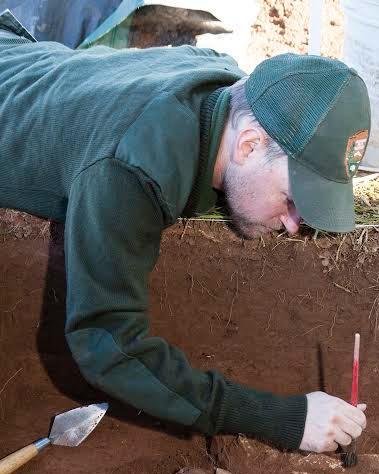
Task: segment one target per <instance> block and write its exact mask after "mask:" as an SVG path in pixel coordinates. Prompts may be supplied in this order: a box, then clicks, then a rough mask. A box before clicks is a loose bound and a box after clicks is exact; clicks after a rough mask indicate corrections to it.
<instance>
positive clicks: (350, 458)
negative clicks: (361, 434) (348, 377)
mask: <svg viewBox="0 0 379 474" xmlns="http://www.w3.org/2000/svg"><path fill="white" fill-rule="evenodd" d="M359 343H360V335H359V334H356V335H355V340H354V359H353V380H352V384H351V401H350V403H351V404H352V405H353V406H355V407H356V406H357V404H358V378H359ZM357 462H358V455H357V442H356V440H355V438H353V439H352V441H351V444H350V445H349V446H347V448H346V453H345V457H344V461H343V464H344V467H353V466H355V465H356V464H357Z"/></svg>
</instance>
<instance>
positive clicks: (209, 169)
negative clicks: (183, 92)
mask: <svg viewBox="0 0 379 474" xmlns="http://www.w3.org/2000/svg"><path fill="white" fill-rule="evenodd" d="M229 105H230V92H229V89H228V87H220V88H219V89H216V90H215V91H213V92H212V93H211V94H210V95H209V96H208V97H207V98H206V99H205V100H204V101H203V103H202V105H201V110H200V156H199V167H198V174H197V178H196V180H195V184H194V186H193V189H192V192H191V195H190V198H189V200H188V204H187V206H186V209H185V212H184V214H185V215H187V216H190V215H199V214H204V213H205V212H207V211H209V210H210V209H211V208H212V207H214V206H215V204H216V200H217V192H216V191H215V190H214V189H213V187H212V180H213V172H214V167H215V164H216V157H217V152H218V149H219V146H220V143H221V137H222V132H223V130H224V127H225V123H226V119H227V116H228V112H229Z"/></svg>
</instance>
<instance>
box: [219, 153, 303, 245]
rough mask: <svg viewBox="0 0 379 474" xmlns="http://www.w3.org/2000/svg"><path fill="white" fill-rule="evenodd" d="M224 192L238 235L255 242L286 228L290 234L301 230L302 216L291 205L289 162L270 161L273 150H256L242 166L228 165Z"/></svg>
mask: <svg viewBox="0 0 379 474" xmlns="http://www.w3.org/2000/svg"><path fill="white" fill-rule="evenodd" d="M224 191H225V195H226V199H227V203H228V206H229V208H230V212H231V216H232V220H233V223H234V225H235V227H236V228H237V231H239V232H240V233H241V234H242V235H243V236H244V237H245V238H248V239H249V238H253V237H256V236H259V235H262V234H266V233H268V232H271V231H273V230H280V229H282V228H283V227H285V228H286V230H287V231H288V233H289V234H295V233H296V232H297V231H298V229H299V223H300V216H299V215H298V213H297V211H296V208H295V205H294V203H293V201H292V195H291V190H290V183H289V176H288V158H287V157H286V156H285V155H284V154H283V155H282V156H279V157H278V156H275V157H272V156H271V157H270V150H269V149H266V148H263V147H262V149H261V150H259V149H258V150H255V152H254V157H252V159H248V160H246V161H245V162H244V163H243V164H236V163H235V162H234V161H233V160H231V161H230V162H229V165H228V167H227V169H226V172H225V176H224Z"/></svg>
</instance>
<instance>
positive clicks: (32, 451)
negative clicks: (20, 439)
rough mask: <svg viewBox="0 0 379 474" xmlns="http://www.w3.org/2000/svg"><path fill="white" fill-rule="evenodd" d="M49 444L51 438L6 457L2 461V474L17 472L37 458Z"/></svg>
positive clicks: (0, 470)
mask: <svg viewBox="0 0 379 474" xmlns="http://www.w3.org/2000/svg"><path fill="white" fill-rule="evenodd" d="M49 444H50V440H49V438H42V439H39V440H38V441H36V442H35V443H32V444H29V446H25V448H22V449H19V450H18V451H16V452H15V453H12V454H10V455H9V456H7V457H5V458H4V459H2V460H1V461H0V474H10V473H11V472H14V471H16V470H17V469H18V468H19V467H21V466H23V465H24V464H26V463H27V462H28V461H30V460H31V459H33V458H34V457H35V456H37V454H38V453H39V452H40V451H41V450H42V449H43V448H45V447H46V446H48V445H49Z"/></svg>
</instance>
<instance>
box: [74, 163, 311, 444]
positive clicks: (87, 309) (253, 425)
mask: <svg viewBox="0 0 379 474" xmlns="http://www.w3.org/2000/svg"><path fill="white" fill-rule="evenodd" d="M141 179H142V178H140V177H137V175H135V174H134V173H133V171H131V170H130V169H129V168H128V167H127V166H126V165H125V164H124V163H122V162H120V161H118V160H117V159H105V160H102V161H99V162H97V163H95V164H93V165H92V166H90V167H89V168H87V169H86V170H84V171H82V172H81V173H80V174H79V175H78V176H77V177H76V179H75V180H74V182H73V184H72V187H71V191H70V195H69V202H68V208H67V216H66V228H65V258H66V272H67V322H66V337H67V341H68V343H69V346H70V349H71V351H72V353H73V356H74V358H75V360H76V362H77V364H78V365H79V368H80V370H81V372H82V374H83V376H84V377H85V378H86V379H87V380H88V381H89V382H90V383H92V384H93V385H94V386H96V387H98V388H100V389H101V390H103V391H105V392H107V393H108V394H110V395H112V396H113V397H115V398H117V399H119V400H121V401H123V402H125V403H128V404H131V405H133V406H134V407H136V408H137V409H141V410H143V411H145V412H147V413H149V414H151V415H153V416H156V417H159V418H162V419H166V420H171V421H174V422H177V423H181V424H183V425H187V426H192V427H193V428H195V429H197V430H199V431H202V432H204V433H207V434H211V435H213V434H216V433H218V432H229V433H237V432H240V433H246V434H253V435H256V436H260V437H263V438H266V439H270V440H271V441H273V442H276V443H277V444H279V445H281V446H283V447H287V448H297V447H298V445H299V444H300V442H301V438H302V433H303V429H304V423H305V415H306V405H305V403H306V402H305V400H306V399H305V397H303V396H299V397H297V396H294V397H278V396H275V395H273V394H271V393H263V392H257V391H255V390H252V389H250V388H248V387H245V386H242V385H239V384H237V383H234V382H231V381H228V380H226V379H225V378H224V377H223V376H222V375H221V374H220V373H218V372H217V371H208V372H202V371H200V370H197V369H195V368H192V367H191V366H190V364H189V362H188V360H187V358H186V357H185V355H184V354H183V353H182V352H181V351H180V350H178V349H177V348H175V347H173V346H171V345H169V344H168V343H167V342H166V341H165V340H164V339H162V338H159V337H149V336H148V319H147V306H148V294H147V287H148V275H149V272H150V271H151V270H152V269H153V267H154V265H155V262H156V260H157V258H158V254H159V244H160V237H161V232H162V229H163V227H164V219H163V215H162V211H161V208H160V206H159V203H158V200H157V199H156V198H155V195H154V193H153V192H152V191H150V190H149V189H150V188H149V183H148V182H143V181H141Z"/></svg>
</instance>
